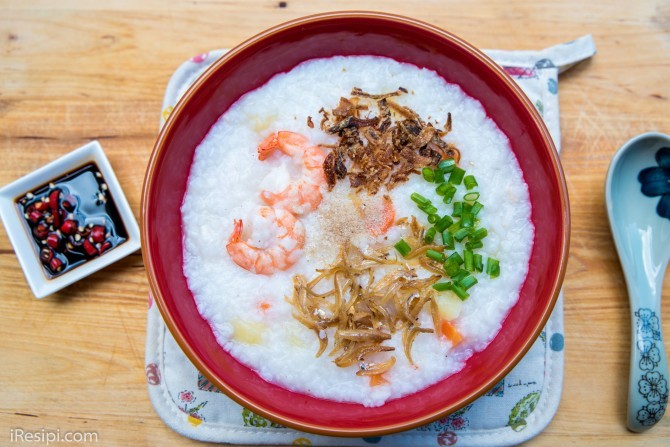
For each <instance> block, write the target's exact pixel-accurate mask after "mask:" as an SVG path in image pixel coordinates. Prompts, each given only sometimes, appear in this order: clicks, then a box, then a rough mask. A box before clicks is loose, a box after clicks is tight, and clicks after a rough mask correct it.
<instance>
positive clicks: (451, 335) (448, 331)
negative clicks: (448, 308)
mask: <svg viewBox="0 0 670 447" xmlns="http://www.w3.org/2000/svg"><path fill="white" fill-rule="evenodd" d="M440 331H441V332H442V335H444V336H445V337H447V339H449V340H451V343H452V344H453V345H454V346H456V345H457V344H459V343H460V342H461V341H462V340H463V336H462V335H461V333H460V332H458V330H457V329H456V328H455V327H454V325H453V324H451V323H450V322H448V321H447V320H442V323H440Z"/></svg>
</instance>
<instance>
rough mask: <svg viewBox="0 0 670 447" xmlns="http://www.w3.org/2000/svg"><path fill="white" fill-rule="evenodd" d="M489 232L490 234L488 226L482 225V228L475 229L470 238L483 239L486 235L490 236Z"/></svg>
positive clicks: (474, 239)
mask: <svg viewBox="0 0 670 447" xmlns="http://www.w3.org/2000/svg"><path fill="white" fill-rule="evenodd" d="M488 234H489V232H488V230H487V229H486V228H484V227H480V228H477V229H476V230H475V231H473V232H472V234H471V235H470V240H473V241H481V240H482V239H484V238H485V237H486V236H488Z"/></svg>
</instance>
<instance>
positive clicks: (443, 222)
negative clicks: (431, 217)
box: [435, 215, 454, 233]
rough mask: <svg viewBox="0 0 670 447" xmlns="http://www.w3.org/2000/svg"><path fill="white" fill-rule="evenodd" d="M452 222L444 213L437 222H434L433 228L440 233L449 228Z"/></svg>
mask: <svg viewBox="0 0 670 447" xmlns="http://www.w3.org/2000/svg"><path fill="white" fill-rule="evenodd" d="M453 223H454V220H453V219H452V218H451V217H449V216H447V215H445V216H444V217H442V218H441V219H439V220H438V221H437V222H435V229H436V230H437V231H438V232H440V233H442V232H443V231H444V230H446V229H447V228H449V226H450V225H451V224H453Z"/></svg>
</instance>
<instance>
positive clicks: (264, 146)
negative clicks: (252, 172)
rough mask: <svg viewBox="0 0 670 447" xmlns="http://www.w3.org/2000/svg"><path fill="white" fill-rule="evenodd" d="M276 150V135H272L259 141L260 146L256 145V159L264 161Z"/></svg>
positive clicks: (277, 143)
mask: <svg viewBox="0 0 670 447" xmlns="http://www.w3.org/2000/svg"><path fill="white" fill-rule="evenodd" d="M278 148H279V142H278V141H277V134H276V133H273V134H272V135H269V136H268V137H267V138H266V139H264V140H263V141H261V144H259V145H258V159H259V160H265V159H266V158H268V157H269V156H270V155H272V153H273V152H274V151H276V150H277V149H278Z"/></svg>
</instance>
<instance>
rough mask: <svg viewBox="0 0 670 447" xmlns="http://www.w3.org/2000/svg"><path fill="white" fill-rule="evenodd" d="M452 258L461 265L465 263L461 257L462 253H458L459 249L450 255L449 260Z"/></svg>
mask: <svg viewBox="0 0 670 447" xmlns="http://www.w3.org/2000/svg"><path fill="white" fill-rule="evenodd" d="M449 260H452V261H454V262H455V263H456V265H457V266H459V267H460V266H461V265H462V264H463V258H461V255H459V254H458V252H457V251H455V252H453V253H452V254H451V255H449V257H448V258H447V261H449Z"/></svg>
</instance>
